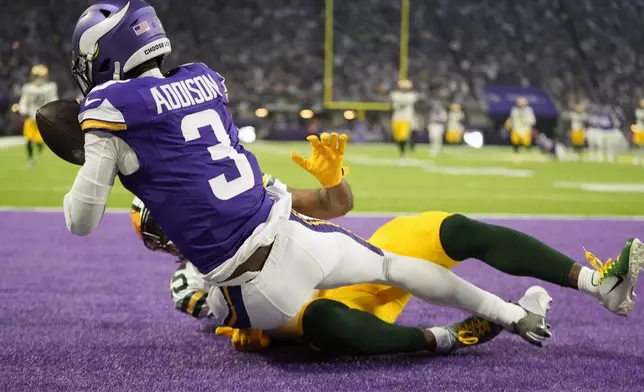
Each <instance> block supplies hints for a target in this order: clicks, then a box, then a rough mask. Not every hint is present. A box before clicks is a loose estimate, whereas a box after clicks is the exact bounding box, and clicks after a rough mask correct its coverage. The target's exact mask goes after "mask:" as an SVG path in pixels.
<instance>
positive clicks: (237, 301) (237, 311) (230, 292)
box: [220, 286, 251, 329]
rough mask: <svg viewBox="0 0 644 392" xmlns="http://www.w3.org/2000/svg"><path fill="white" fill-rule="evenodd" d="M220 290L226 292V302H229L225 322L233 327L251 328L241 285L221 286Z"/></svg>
mask: <svg viewBox="0 0 644 392" xmlns="http://www.w3.org/2000/svg"><path fill="white" fill-rule="evenodd" d="M220 290H221V292H222V293H223V294H224V298H226V303H227V304H228V316H226V319H225V320H224V324H225V325H227V326H229V327H233V328H240V329H246V328H250V327H251V325H250V318H249V317H248V312H247V311H246V307H245V306H244V298H243V296H242V292H241V287H240V286H225V287H222V288H220Z"/></svg>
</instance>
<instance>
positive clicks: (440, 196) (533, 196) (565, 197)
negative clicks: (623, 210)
mask: <svg viewBox="0 0 644 392" xmlns="http://www.w3.org/2000/svg"><path fill="white" fill-rule="evenodd" d="M353 194H354V196H355V197H360V198H364V199H405V200H418V199H426V200H429V201H431V200H481V199H486V200H551V201H553V200H555V201H574V202H577V203H595V202H603V201H608V200H611V199H612V197H611V196H610V195H608V194H605V195H604V194H596V195H584V196H583V197H581V198H580V196H579V195H575V194H573V195H569V194H557V193H552V192H551V193H520V194H516V193H513V194H505V193H480V192H479V193H468V192H455V193H436V194H428V195H426V194H420V193H412V194H410V193H401V194H393V193H389V194H388V193H382V192H378V193H372V192H371V193H367V192H364V193H363V192H360V191H357V192H354V193H353Z"/></svg>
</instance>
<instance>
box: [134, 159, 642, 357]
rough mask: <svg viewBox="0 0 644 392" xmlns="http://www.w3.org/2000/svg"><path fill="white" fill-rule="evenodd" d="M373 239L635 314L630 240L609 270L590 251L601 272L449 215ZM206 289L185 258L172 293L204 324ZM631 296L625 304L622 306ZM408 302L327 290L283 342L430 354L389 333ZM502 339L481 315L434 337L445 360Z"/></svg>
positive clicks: (379, 289) (364, 289) (288, 328)
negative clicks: (473, 263) (476, 264)
mask: <svg viewBox="0 0 644 392" xmlns="http://www.w3.org/2000/svg"><path fill="white" fill-rule="evenodd" d="M296 163H298V162H297V161H296ZM298 164H299V163H298ZM265 184H266V185H267V186H279V187H284V188H285V185H283V184H282V183H281V182H279V181H277V180H274V179H273V178H272V177H270V176H265ZM289 191H291V192H293V193H294V200H295V201H296V202H295V203H294V207H295V208H296V209H301V210H303V211H307V212H308V213H309V214H311V215H323V216H327V217H330V216H339V215H340V214H343V213H345V212H347V210H348V209H347V208H340V209H331V210H330V211H327V212H325V209H327V208H332V203H322V204H314V205H315V207H314V208H311V207H310V206H309V205H310V204H311V203H310V200H311V199H309V201H308V202H305V201H303V199H302V198H301V197H300V196H298V195H300V194H302V192H312V191H302V190H291V189H289ZM351 198H352V196H351V194H350V193H344V194H343V195H341V196H340V197H337V198H336V200H343V199H347V200H350V199H351ZM313 200H315V199H313ZM351 204H352V203H350V202H347V201H345V202H344V203H343V205H344V206H347V205H351ZM132 217H133V223H134V227H135V230H136V231H137V233H138V234H139V235H140V236H141V237H142V238H143V241H144V243H145V244H146V247H148V248H149V249H152V250H156V249H160V250H164V251H166V252H168V253H171V254H174V255H175V256H180V252H179V250H178V249H177V248H176V247H175V246H174V244H172V243H171V242H170V241H169V240H168V239H167V237H166V236H165V234H164V233H163V231H162V230H161V228H160V227H159V226H158V224H156V222H155V221H154V219H153V218H152V217H151V216H150V213H149V211H148V210H147V209H146V208H145V207H144V206H143V205H142V203H141V202H140V201H139V200H136V199H135V201H134V203H133V206H132ZM369 241H370V242H371V243H373V244H374V245H376V246H380V247H382V248H383V249H387V250H391V251H393V252H396V253H399V254H403V255H408V256H411V257H416V258H420V259H423V260H426V261H428V262H432V263H437V264H439V265H441V266H443V267H445V268H452V267H454V266H455V265H456V264H458V262H459V261H462V260H465V259H468V258H477V259H479V260H482V261H483V262H485V263H487V264H488V265H490V266H492V267H494V268H496V269H498V270H500V271H503V272H505V273H508V274H511V275H516V276H531V277H535V278H538V279H541V280H544V281H548V282H551V283H554V284H558V285H561V286H564V287H570V288H573V289H577V290H579V291H580V292H582V293H585V294H588V295H591V296H593V297H594V298H596V299H598V300H599V301H600V302H601V303H603V304H604V306H605V307H606V308H608V309H609V310H611V311H613V312H615V313H617V314H620V315H625V314H626V313H627V311H628V309H629V308H632V299H633V298H632V291H630V290H631V289H632V286H631V287H630V288H629V287H627V285H622V287H617V286H619V285H620V283H621V281H622V280H621V279H624V277H625V276H626V275H628V276H629V279H631V280H632V279H633V277H632V276H630V274H631V273H633V274H635V277H636V276H637V273H638V272H639V269H640V268H641V267H642V264H644V245H642V243H641V242H639V240H636V239H635V240H629V241H628V242H627V244H626V246H625V247H624V248H623V249H622V252H621V254H620V257H618V259H617V260H616V261H612V260H609V261H607V262H606V263H605V264H604V263H601V262H600V261H599V260H598V259H597V258H596V257H595V256H594V255H592V253H590V252H586V258H587V260H588V261H589V262H590V263H591V264H592V265H593V266H594V267H595V268H596V270H595V271H593V270H591V269H590V268H588V267H583V266H581V265H580V264H577V263H575V262H574V261H573V260H572V259H570V258H568V257H566V256H564V255H563V254H561V253H559V252H557V251H556V250H554V249H552V248H550V247H548V246H547V245H545V244H543V243H541V242H540V241H538V240H536V239H534V238H532V237H530V236H528V235H526V234H523V233H521V232H518V231H515V230H512V229H508V228H505V227H501V226H496V225H491V224H486V223H483V222H479V221H476V220H472V219H469V218H467V217H465V216H462V215H458V214H454V215H452V214H449V213H446V212H441V211H430V212H425V213H423V214H420V215H418V216H405V217H398V218H395V219H393V220H391V221H389V222H388V223H386V224H384V225H383V226H381V227H380V228H379V229H378V230H377V231H376V232H375V233H374V234H373V236H372V237H371V239H370V240H369ZM180 257H181V256H180ZM204 285H205V282H203V280H202V279H201V278H200V277H199V274H198V272H197V271H196V270H195V269H194V267H192V266H191V264H189V263H187V262H185V260H182V265H181V266H180V267H179V269H178V270H177V271H176V272H175V274H174V276H173V279H172V285H171V286H172V297H173V300H174V303H175V307H176V308H177V309H178V310H180V311H182V312H184V313H188V314H190V315H192V316H194V317H198V318H202V317H206V316H207V315H208V312H209V308H207V306H208V305H207V304H206V301H205V297H206V296H207V292H208V287H205V286H204ZM615 287H617V288H615ZM614 288H615V290H613V289H614ZM620 290H622V292H619V291H620ZM624 290H626V291H625V292H623V291H624ZM611 293H612V294H611ZM624 295H625V296H626V297H627V299H628V301H627V302H623V301H622V298H623V296H624ZM410 297H411V294H409V293H406V292H405V291H404V290H401V289H397V288H392V287H388V286H383V285H376V284H358V285H353V286H346V287H340V288H336V289H331V290H321V291H319V292H317V294H316V296H315V299H314V301H312V302H310V303H308V304H306V305H304V306H303V308H302V310H301V311H300V312H299V313H298V314H297V316H296V317H295V318H294V319H292V320H291V321H290V322H289V323H287V324H286V325H285V326H283V328H282V329H281V333H278V334H277V336H278V337H281V338H284V336H283V334H284V333H286V335H287V337H291V338H293V337H301V336H303V337H304V338H305V340H306V341H308V342H309V343H312V344H313V345H315V346H316V347H318V348H319V349H321V350H323V351H332V352H338V351H339V352H341V353H344V354H383V353H392V352H412V351H421V350H426V349H428V348H427V343H428V339H427V337H428V335H427V333H426V331H425V332H423V331H422V330H419V329H414V328H405V327H394V326H391V325H386V323H393V322H394V321H395V320H396V318H397V317H398V315H399V314H400V312H401V311H402V310H403V308H404V306H405V305H406V303H407V302H408V301H409V298H410ZM322 300H324V301H322ZM352 309H354V310H357V311H352ZM359 311H364V312H367V313H368V314H365V313H364V312H359ZM215 312H216V310H215ZM225 312H226V313H228V316H227V320H228V321H229V322H230V324H234V322H233V319H234V318H235V317H238V316H237V315H236V314H235V312H234V306H232V305H230V306H228V307H227V309H226V310H225ZM373 316H375V317H373ZM450 328H451V329H450ZM499 331H500V329H499V328H498V327H496V326H494V325H493V324H491V323H488V322H486V321H484V320H483V319H480V318H477V317H475V318H468V319H467V320H465V321H464V322H462V323H459V324H456V325H454V326H450V327H447V328H443V329H440V328H439V329H430V332H431V336H433V337H434V339H435V340H436V344H437V346H436V348H435V349H436V350H437V351H439V352H445V351H449V350H452V349H454V348H460V347H463V346H464V345H467V343H468V342H469V343H470V344H476V343H483V342H485V341H488V340H489V339H490V338H492V337H494V336H496V334H498V332H499ZM218 333H219V334H221V335H226V336H231V337H232V339H233V344H234V346H235V347H236V348H242V349H248V348H261V347H264V346H266V345H267V344H268V339H267V338H266V337H265V336H264V335H263V333H262V332H261V331H258V330H239V329H233V328H223V329H219V330H218ZM273 334H275V331H273ZM383 336H387V339H383ZM414 336H415V338H414ZM431 336H430V337H431ZM430 340H431V339H430ZM251 342H252V343H251ZM432 344H433V343H432Z"/></svg>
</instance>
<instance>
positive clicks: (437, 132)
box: [427, 101, 447, 157]
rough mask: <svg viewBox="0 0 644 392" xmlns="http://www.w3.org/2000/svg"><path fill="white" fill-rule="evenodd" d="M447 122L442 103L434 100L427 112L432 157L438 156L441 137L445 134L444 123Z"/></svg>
mask: <svg viewBox="0 0 644 392" xmlns="http://www.w3.org/2000/svg"><path fill="white" fill-rule="evenodd" d="M446 122H447V112H446V111H445V107H443V103H442V102H440V101H435V102H434V103H433V104H432V110H431V111H430V112H429V125H427V131H428V132H429V142H430V144H431V145H430V150H429V151H430V154H431V156H432V157H436V156H438V154H439V153H440V151H441V148H442V147H443V137H444V136H445V123H446Z"/></svg>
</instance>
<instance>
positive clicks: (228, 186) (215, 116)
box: [181, 109, 255, 200]
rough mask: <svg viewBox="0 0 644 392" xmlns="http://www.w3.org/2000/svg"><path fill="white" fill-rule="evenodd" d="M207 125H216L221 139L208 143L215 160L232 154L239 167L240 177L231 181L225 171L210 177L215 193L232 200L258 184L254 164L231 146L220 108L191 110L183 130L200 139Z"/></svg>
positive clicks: (190, 138) (185, 133)
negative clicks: (210, 144)
mask: <svg viewBox="0 0 644 392" xmlns="http://www.w3.org/2000/svg"><path fill="white" fill-rule="evenodd" d="M207 126H210V127H211V128H212V130H213V131H214V132H215V137H216V138H217V140H218V141H219V143H218V144H215V145H214V146H210V147H208V152H210V156H211V157H212V160H213V161H219V160H222V159H226V158H230V159H232V160H233V162H234V163H235V166H236V167H237V170H238V171H239V177H238V178H235V179H234V180H231V181H228V180H226V176H225V175H224V174H220V175H218V176H217V177H214V178H211V179H210V180H209V181H208V183H209V184H210V188H211V189H212V193H213V194H214V195H215V197H217V198H218V199H220V200H229V199H232V198H233V197H235V196H237V195H239V194H241V193H243V192H246V191H247V190H249V189H251V188H252V187H253V186H254V185H255V176H254V175H253V168H252V167H251V166H250V162H248V158H246V156H245V155H242V154H240V153H238V152H237V150H235V149H234V148H232V147H231V145H230V136H228V133H227V132H226V129H225V128H224V124H223V123H222V121H221V117H220V116H219V113H217V111H215V110H213V109H206V110H202V111H200V112H197V113H192V114H189V115H187V116H185V117H184V118H183V120H181V132H182V133H183V137H184V138H185V139H186V142H190V141H192V140H196V139H199V138H200V137H201V135H200V134H199V128H202V127H207Z"/></svg>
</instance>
